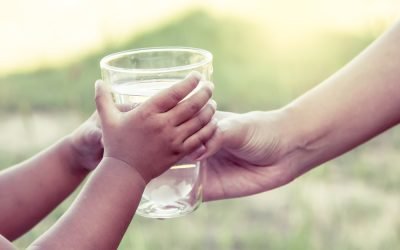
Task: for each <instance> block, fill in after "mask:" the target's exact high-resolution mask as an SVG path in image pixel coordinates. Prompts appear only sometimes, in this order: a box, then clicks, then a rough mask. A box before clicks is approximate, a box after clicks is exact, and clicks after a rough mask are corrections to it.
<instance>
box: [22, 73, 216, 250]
mask: <svg viewBox="0 0 400 250" xmlns="http://www.w3.org/2000/svg"><path fill="white" fill-rule="evenodd" d="M199 80H200V78H199V77H198V76H197V77H195V76H194V75H192V76H190V77H189V78H187V79H185V80H184V81H182V82H180V83H178V84H176V85H174V86H173V87H171V88H169V89H167V90H164V91H162V92H161V93H160V94H159V95H156V96H154V97H152V98H150V99H149V100H148V101H147V102H145V103H143V104H141V105H140V106H139V107H137V108H135V109H134V110H131V111H129V112H119V110H117V108H116V107H115V106H114V104H113V101H112V97H111V94H110V93H109V92H108V91H107V88H106V87H105V85H103V84H101V83H99V84H98V85H97V88H96V105H97V110H98V112H99V116H100V120H101V125H102V130H103V138H104V158H103V160H102V161H101V163H100V165H99V167H98V168H97V169H96V170H95V173H94V174H93V176H92V177H91V178H90V180H89V181H88V183H87V184H86V185H85V187H84V189H83V190H82V192H81V193H80V194H79V196H78V198H77V199H76V201H75V202H74V204H73V205H72V206H71V208H70V209H69V210H68V211H67V212H66V213H65V214H64V215H63V216H62V217H61V218H60V220H59V221H57V223H56V224H55V225H54V226H53V227H51V228H50V229H49V230H48V231H47V232H46V233H45V234H44V235H43V236H42V237H40V238H39V239H37V240H36V241H35V242H33V243H32V245H31V246H30V248H29V249H77V250H79V249H83V250H87V249H96V250H97V249H107V250H108V249H116V248H117V247H118V245H119V242H120V241H121V239H122V237H123V235H124V233H125V231H126V229H127V227H128V225H129V223H130V222H131V220H132V217H133V215H134V213H135V211H136V208H137V206H138V203H139V201H140V197H141V195H142V193H143V190H144V187H145V185H146V183H148V182H149V181H150V180H151V179H152V178H154V177H157V176H159V175H160V174H162V173H163V172H164V171H166V170H167V169H168V168H169V166H171V165H172V164H173V163H175V162H177V161H178V160H180V159H181V158H182V157H183V156H185V155H187V154H189V153H191V152H193V151H194V150H196V149H198V148H201V146H202V142H203V141H206V140H207V139H209V138H210V137H211V136H212V135H213V133H214V132H215V129H216V125H215V124H214V123H210V121H211V118H212V116H213V114H214V112H215V106H213V105H212V104H211V105H209V104H207V102H208V100H209V98H210V97H211V93H212V85H211V84H210V83H208V84H206V85H204V86H202V87H201V88H200V89H199V90H198V91H197V92H196V93H194V94H193V95H191V96H189V97H188V98H187V99H185V100H183V99H184V98H185V97H186V96H187V95H188V94H190V93H191V91H193V90H194V89H195V88H196V86H197V84H198V83H199ZM172 97H174V98H172ZM182 100H183V101H182ZM154 155H157V157H156V158H154Z"/></svg>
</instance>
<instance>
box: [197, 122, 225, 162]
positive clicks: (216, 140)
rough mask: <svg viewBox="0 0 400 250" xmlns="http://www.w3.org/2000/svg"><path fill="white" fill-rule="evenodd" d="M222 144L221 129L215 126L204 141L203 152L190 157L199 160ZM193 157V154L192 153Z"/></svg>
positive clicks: (213, 152)
mask: <svg viewBox="0 0 400 250" xmlns="http://www.w3.org/2000/svg"><path fill="white" fill-rule="evenodd" d="M222 145H223V136H222V132H221V130H220V129H219V128H218V127H217V129H216V130H215V132H214V134H213V135H212V136H211V138H210V139H209V140H208V141H207V142H206V144H205V146H204V148H205V149H204V150H203V152H202V153H201V154H200V153H199V155H197V157H196V158H192V159H194V160H197V161H201V160H204V159H206V158H207V157H209V156H211V155H213V154H215V153H216V152H218V151H219V150H220V148H221V147H222ZM193 157H195V155H193Z"/></svg>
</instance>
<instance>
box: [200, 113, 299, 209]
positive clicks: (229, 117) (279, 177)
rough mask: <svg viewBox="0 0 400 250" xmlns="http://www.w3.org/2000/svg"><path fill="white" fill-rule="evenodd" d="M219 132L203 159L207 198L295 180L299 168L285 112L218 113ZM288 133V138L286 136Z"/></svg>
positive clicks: (231, 195) (247, 192) (251, 191)
mask: <svg viewBox="0 0 400 250" xmlns="http://www.w3.org/2000/svg"><path fill="white" fill-rule="evenodd" d="M216 118H217V119H218V120H219V122H218V126H219V131H218V132H217V134H216V135H215V136H214V137H213V139H212V140H210V141H209V143H208V145H207V148H208V153H207V154H206V155H204V156H203V157H202V158H205V157H207V156H209V155H210V154H213V153H214V152H216V153H215V154H214V155H211V156H210V157H208V158H206V159H205V160H203V165H204V167H205V170H206V177H205V178H204V183H203V188H204V199H205V200H207V201H208V200H218V199H226V198H234V197H241V196H247V195H251V194H256V193H260V192H264V191H267V190H270V189H273V188H276V187H279V186H282V185H285V184H287V183H289V182H290V181H292V180H293V179H294V178H295V177H297V176H299V175H300V174H302V173H303V172H304V171H305V170H304V169H296V168H295V167H294V164H291V162H292V159H293V157H292V152H293V151H294V149H295V147H296V144H293V145H291V144H290V143H289V141H290V140H291V138H289V137H290V136H289V135H290V127H291V126H290V124H288V123H287V122H286V119H285V114H284V112H283V111H280V110H277V111H270V112H250V113H246V114H235V113H227V112H217V114H216ZM286 136H288V137H286Z"/></svg>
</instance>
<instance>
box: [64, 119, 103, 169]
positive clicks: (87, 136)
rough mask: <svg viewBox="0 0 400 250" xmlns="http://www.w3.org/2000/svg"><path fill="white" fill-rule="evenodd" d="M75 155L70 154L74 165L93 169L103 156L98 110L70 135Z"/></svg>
mask: <svg viewBox="0 0 400 250" xmlns="http://www.w3.org/2000/svg"><path fill="white" fill-rule="evenodd" d="M69 138H70V140H69V141H70V145H71V148H72V152H73V155H72V156H70V158H71V161H72V162H73V163H74V164H73V165H74V167H76V168H78V169H79V168H81V169H86V170H92V169H94V168H95V167H96V166H97V165H98V164H99V162H100V160H101V158H102V157H103V144H102V142H101V138H102V133H101V129H100V128H99V121H98V115H97V112H95V113H93V114H92V115H91V116H90V118H89V119H87V120H86V121H85V122H84V123H83V124H82V125H81V126H79V127H78V128H77V129H76V130H75V131H74V132H72V134H71V135H70V137H69Z"/></svg>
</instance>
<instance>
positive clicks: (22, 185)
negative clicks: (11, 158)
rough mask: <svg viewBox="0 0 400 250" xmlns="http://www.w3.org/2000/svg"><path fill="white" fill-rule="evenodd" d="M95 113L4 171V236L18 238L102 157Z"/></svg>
mask: <svg viewBox="0 0 400 250" xmlns="http://www.w3.org/2000/svg"><path fill="white" fill-rule="evenodd" d="M95 119H96V118H95V115H93V116H92V117H91V118H90V119H89V120H88V121H87V122H85V123H84V124H82V125H81V126H80V127H79V128H78V129H77V130H76V131H74V132H73V133H72V134H71V135H69V136H67V137H65V138H63V139H61V140H60V141H59V142H57V143H55V144H54V145H53V146H51V147H49V148H48V149H47V150H45V151H43V152H42V153H40V154H38V155H37V156H35V157H32V158H31V159H28V160H26V161H25V162H22V163H20V164H18V165H16V166H13V167H10V168H8V169H6V170H4V171H2V172H1V173H0V235H3V236H4V237H6V238H8V239H9V240H14V239H16V238H18V237H19V236H21V235H22V234H24V233H25V232H26V231H28V230H29V229H31V228H32V227H33V226H34V225H35V224H36V223H38V222H39V221H40V220H41V219H42V218H43V217H45V216H46V215H47V214H48V213H49V212H50V211H52V210H53V209H54V208H55V207H56V206H57V205H58V204H59V203H60V202H62V201H63V200H64V199H65V198H66V197H67V196H68V195H69V194H70V193H71V192H72V191H73V190H74V189H75V188H76V187H77V186H78V185H79V184H80V183H81V181H82V180H83V179H84V178H85V176H86V175H87V173H88V172H89V171H88V169H92V168H94V167H95V166H96V165H97V164H98V162H99V161H100V159H101V156H102V150H103V147H102V145H101V142H100V139H101V132H100V130H99V128H97V126H96V121H95Z"/></svg>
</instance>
